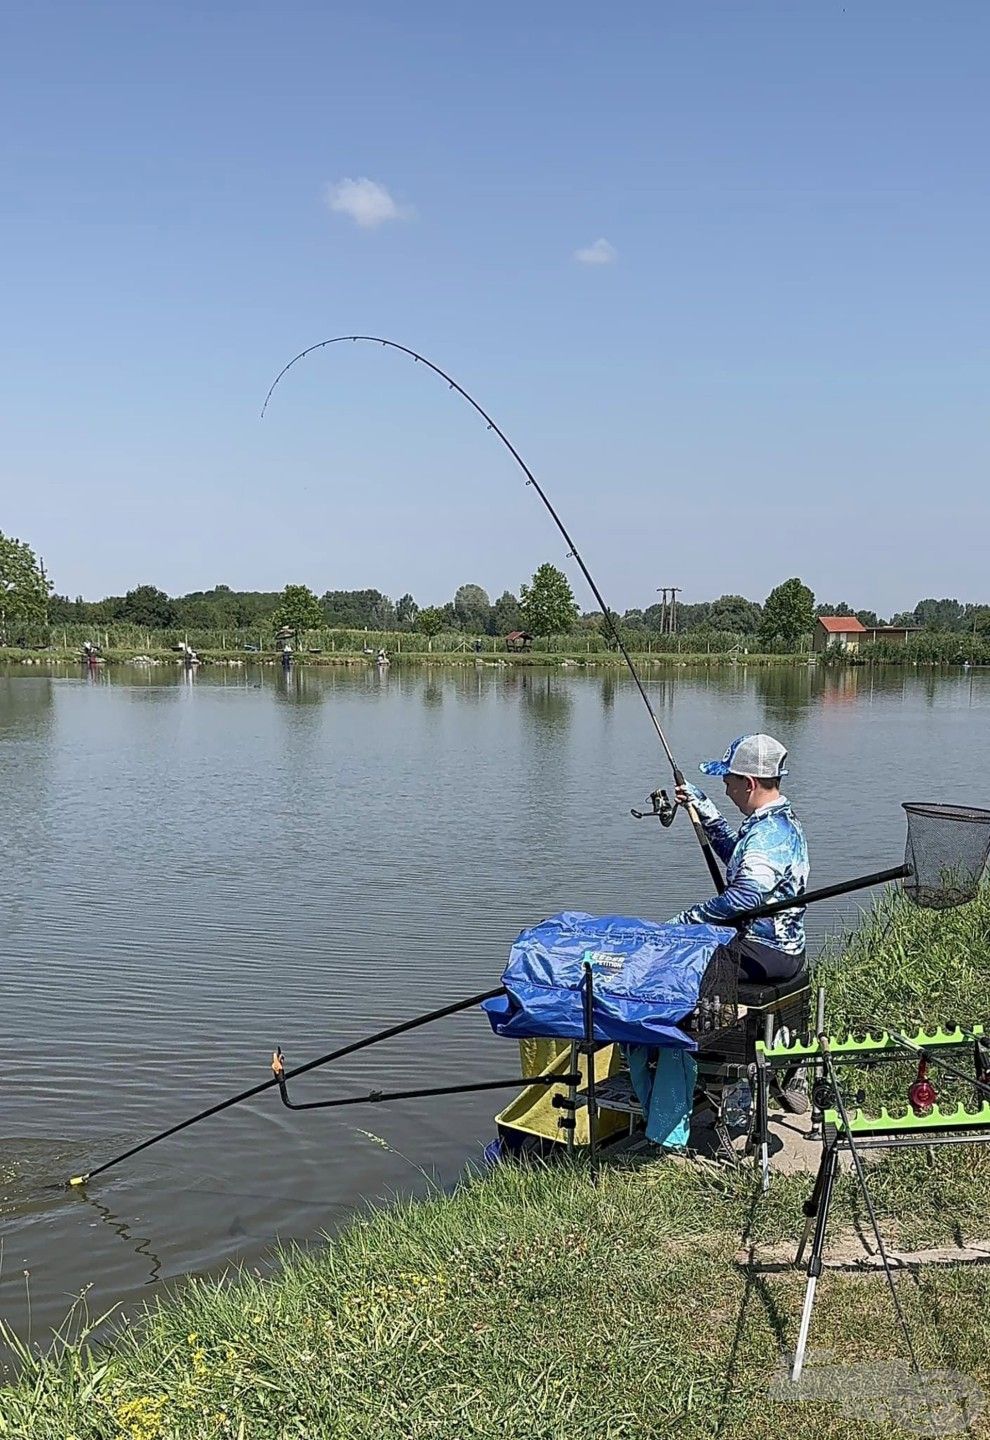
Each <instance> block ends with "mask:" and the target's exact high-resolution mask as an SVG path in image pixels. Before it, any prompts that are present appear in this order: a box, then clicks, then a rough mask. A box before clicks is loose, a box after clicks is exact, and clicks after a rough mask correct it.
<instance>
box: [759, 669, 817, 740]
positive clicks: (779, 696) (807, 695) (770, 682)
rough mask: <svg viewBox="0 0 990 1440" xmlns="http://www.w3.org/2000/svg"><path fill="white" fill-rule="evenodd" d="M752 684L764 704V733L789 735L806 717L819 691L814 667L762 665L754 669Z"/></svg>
mask: <svg viewBox="0 0 990 1440" xmlns="http://www.w3.org/2000/svg"><path fill="white" fill-rule="evenodd" d="M753 682H754V686H755V689H756V692H757V694H758V695H759V696H760V699H761V700H762V701H763V709H764V713H765V715H766V718H767V722H768V723H767V726H766V728H767V731H768V732H769V733H770V734H773V735H775V734H776V733H777V732H778V730H779V731H780V732H782V733H784V734H786V733H788V732H790V733H791V734H792V735H793V733H794V731H795V728H800V722H801V721H802V720H803V719H804V717H805V716H806V714H807V711H808V707H809V705H811V703H812V701H813V699H814V698H815V695H816V693H817V691H818V686H819V678H818V668H817V666H814V667H813V666H811V665H801V666H791V665H786V666H785V665H761V666H759V667H757V668H756V669H754V670H753Z"/></svg>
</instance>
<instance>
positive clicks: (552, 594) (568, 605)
mask: <svg viewBox="0 0 990 1440" xmlns="http://www.w3.org/2000/svg"><path fill="white" fill-rule="evenodd" d="M519 608H520V610H521V611H522V613H523V618H524V620H525V622H526V629H527V630H529V631H530V633H531V634H533V635H568V634H570V631H571V629H572V627H573V625H574V622H575V621H576V620H577V617H578V607H577V605H576V603H575V600H574V592H573V591H572V589H571V586H570V582H569V580H568V579H567V576H566V575H565V574H564V572H563V571H562V570H558V569H557V568H556V566H555V565H550V564H549V563H547V564H543V565H541V566H540V568H539V569H538V570H537V571H536V574H535V575H534V576H533V579H532V581H531V582H530V584H529V585H520V587H519Z"/></svg>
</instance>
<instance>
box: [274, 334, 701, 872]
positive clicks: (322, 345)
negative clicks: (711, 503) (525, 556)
mask: <svg viewBox="0 0 990 1440" xmlns="http://www.w3.org/2000/svg"><path fill="white" fill-rule="evenodd" d="M347 340H350V341H363V342H367V343H368V344H371V345H382V346H384V347H385V348H386V349H389V350H398V351H399V352H400V353H401V354H403V355H408V356H409V357H410V358H411V359H412V360H413V361H415V362H416V363H417V364H420V365H425V366H426V368H427V369H428V370H432V371H433V373H434V374H435V375H439V376H440V378H441V380H445V381H446V382H447V385H448V386H449V388H450V389H451V390H456V391H457V393H458V395H460V396H462V398H463V399H465V400H466V401H467V402H468V404H469V405H470V406H471V407H472V409H473V410H475V411H476V412H477V413H478V414H479V415H480V416H481V418H482V420H484V422H485V424H486V425H487V426H488V429H489V430H492V431H494V433H495V434H496V435H497V436H498V438H499V440H501V442H502V444H503V445H504V446H505V448H506V449H507V450H508V452H509V454H510V455H511V456H512V458H513V460H515V462H516V464H517V465H518V466H519V468H520V470H522V472H523V474H524V475H525V476H526V484H527V485H532V487H533V489H534V490H535V491H536V493H537V495H539V497H540V499H541V500H542V501H543V504H544V505H545V506H546V508H547V510H548V511H549V512H550V517H551V519H552V520H553V522H554V524H555V525H556V527H557V529H558V530H559V531H560V533H561V535H563V537H564V540H565V541H566V542H567V546H568V558H569V559H573V560H576V561H577V563H578V565H579V566H580V569H581V573H582V575H583V576H584V578H585V579H586V580H587V582H588V585H589V586H590V588H591V593H592V594H593V595H594V597H595V599H596V600H597V602H598V605H599V608H600V609H601V612H602V617H603V619H604V621H605V624H606V625H607V626H608V628H609V630H610V632H611V634H612V638H613V640H614V641H615V643H616V645H617V646H618V648H619V650H620V651H621V653H622V658H623V659H624V660H625V662H626V665H627V666H628V667H629V673H630V675H631V676H632V678H633V680H634V681H635V682H636V689H637V690H638V691H639V693H640V696H641V698H642V701H643V704H644V705H645V706H646V708H647V711H648V712H649V716H650V719H651V720H652V721H653V728H654V729H655V730H656V732H657V738H658V739H659V741H660V744H661V746H662V747H663V752H664V754H665V755H666V757H667V761H668V763H669V765H670V768H671V771H672V773H673V776H674V783H675V785H683V784H684V772H683V771H682V770H681V768H680V766H679V765H678V764H677V761H676V760H675V759H674V754H673V751H672V750H671V748H670V745H669V744H668V742H667V737H666V735H665V734H664V732H663V729H662V727H661V725H660V721H659V720H658V719H657V715H656V711H655V710H654V708H653V705H652V704H651V702H650V697H649V696H648V695H647V693H646V689H645V687H644V685H643V682H642V680H641V679H640V678H639V672H638V671H637V669H636V667H635V665H634V664H633V662H632V658H631V656H630V654H629V651H628V650H627V649H626V646H625V643H624V642H623V639H622V636H621V635H620V633H619V628H618V626H617V625H616V623H615V621H614V620H613V619H612V612H611V610H610V609H609V607H608V606H607V605H606V603H605V599H604V596H603V595H602V592H601V591H600V590H599V588H598V586H597V585H596V584H595V581H594V578H593V576H592V574H591V571H590V570H589V569H588V567H587V565H586V564H585V562H584V559H583V558H582V556H581V554H580V552H579V550H578V548H577V546H576V545H575V543H574V541H573V540H572V538H571V536H570V534H569V533H568V531H567V529H566V527H565V525H564V522H563V521H562V520H561V518H560V516H559V515H558V514H557V511H556V510H555V509H554V507H553V505H552V504H551V501H550V497H549V496H548V495H547V493H546V491H545V490H544V489H543V486H542V485H541V484H540V482H539V481H538V480H537V478H536V476H535V475H534V474H533V472H532V470H530V468H529V466H528V465H527V464H526V462H525V460H524V459H523V458H522V456H521V455H520V454H519V451H518V450H517V449H516V447H515V446H514V445H513V444H512V441H511V440H510V439H509V438H508V436H507V435H506V434H505V432H504V431H503V430H501V429H500V428H499V426H498V425H496V423H495V421H494V420H493V419H492V417H491V416H490V415H489V414H488V411H487V410H485V409H483V408H482V406H481V405H480V404H479V403H478V401H477V400H476V399H475V398H474V396H473V395H471V394H469V393H468V391H467V390H465V389H464V386H463V385H460V384H458V382H457V381H456V380H455V379H454V378H453V376H451V375H448V374H447V372H446V370H441V368H440V366H439V365H435V364H434V363H433V361H432V360H428V359H427V358H426V356H425V355H420V354H419V353H418V352H417V351H415V350H411V349H410V348H409V347H408V346H407V345H399V344H398V343H397V342H396V341H395V340H386V339H384V338H383V337H382V336H381V335H335V336H334V337H333V339H331V340H320V341H319V342H318V343H317V344H316V345H310V346H308V348H307V349H305V350H300V352H299V354H298V355H295V356H293V358H292V359H291V360H290V361H289V363H288V364H287V365H284V366H283V367H282V369H281V370H280V371H279V372H278V374H277V375H276V376H275V379H274V380H273V381H272V384H271V388H270V389H269V391H268V394H267V395H266V396H265V403H264V405H262V407H261V418H262V419H264V418H265V411H266V410H267V409H268V402H269V401H270V400H271V398H272V395H273V394H274V393H275V388H276V386H277V385H278V383H279V381H280V380H281V379H282V377H283V375H285V374H287V372H288V371H289V370H291V369H292V367H293V365H295V364H296V363H297V362H298V361H299V360H304V359H305V358H306V356H307V355H312V354H313V352H314V351H315V350H325V349H326V348H327V346H329V345H341V344H343V343H344V341H347ZM685 809H686V810H687V812H688V817H689V819H690V821H691V825H692V827H693V829H694V833H695V836H696V838H697V840H698V844H699V845H700V846H701V851H702V854H703V855H704V857H705V864H706V865H707V866H708V871H709V874H710V875H711V877H712V880H713V882H714V884H715V887H716V889H717V890H718V893H719V894H721V893H722V891H723V890H724V889H725V881H724V880H723V878H722V872H721V870H720V869H719V866H718V861H717V860H716V858H715V852H714V851H713V850H712V847H711V845H710V844H709V842H708V837H707V836H706V835H705V832H704V828H703V826H702V824H701V819H700V817H699V815H698V812H697V810H696V809H695V807H694V805H691V804H689V805H687V806H685Z"/></svg>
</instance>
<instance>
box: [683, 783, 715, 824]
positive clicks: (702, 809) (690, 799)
mask: <svg viewBox="0 0 990 1440" xmlns="http://www.w3.org/2000/svg"><path fill="white" fill-rule="evenodd" d="M674 795H675V797H676V799H677V803H678V805H693V806H694V808H695V809H696V810H697V812H698V819H699V820H702V821H707V820H717V819H718V818H719V815H718V806H717V805H716V804H715V803H714V801H712V800H709V798H708V796H707V795H706V794H705V792H704V790H699V789H698V787H697V785H692V784H691V782H690V780H685V782H684V784H683V785H677V786H675V787H674Z"/></svg>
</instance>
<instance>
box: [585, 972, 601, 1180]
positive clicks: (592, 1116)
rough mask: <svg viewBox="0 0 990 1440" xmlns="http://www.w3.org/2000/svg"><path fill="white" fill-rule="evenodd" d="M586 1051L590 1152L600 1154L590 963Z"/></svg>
mask: <svg viewBox="0 0 990 1440" xmlns="http://www.w3.org/2000/svg"><path fill="white" fill-rule="evenodd" d="M584 1053H585V1055H586V1057H587V1062H588V1153H589V1155H590V1157H591V1163H592V1165H594V1164H595V1160H596V1157H597V1154H598V1101H597V1099H596V1098H595V985H594V976H593V972H592V969H591V965H590V963H589V962H588V961H587V960H586V961H585V964H584Z"/></svg>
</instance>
